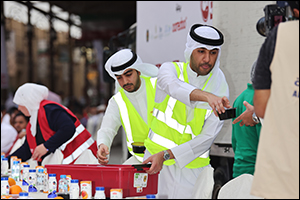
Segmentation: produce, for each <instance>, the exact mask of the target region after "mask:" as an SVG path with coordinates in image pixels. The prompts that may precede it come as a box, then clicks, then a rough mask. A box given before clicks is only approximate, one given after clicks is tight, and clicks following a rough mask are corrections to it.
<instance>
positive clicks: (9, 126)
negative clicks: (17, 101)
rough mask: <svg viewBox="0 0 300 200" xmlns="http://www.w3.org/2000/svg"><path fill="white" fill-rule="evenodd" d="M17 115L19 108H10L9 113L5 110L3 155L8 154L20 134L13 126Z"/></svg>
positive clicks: (2, 134) (2, 125)
mask: <svg viewBox="0 0 300 200" xmlns="http://www.w3.org/2000/svg"><path fill="white" fill-rule="evenodd" d="M1 113H2V112H1ZM17 113H18V108H17V107H14V106H13V107H11V108H9V109H8V110H7V112H5V111H4V110H3V116H2V119H1V153H2V152H3V153H8V151H9V149H10V148H11V147H12V145H13V144H14V142H15V139H16V137H17V136H18V132H17V130H16V129H15V128H14V126H13V121H14V117H15V115H16V114H17Z"/></svg>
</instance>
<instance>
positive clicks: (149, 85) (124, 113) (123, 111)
mask: <svg viewBox="0 0 300 200" xmlns="http://www.w3.org/2000/svg"><path fill="white" fill-rule="evenodd" d="M141 78H143V79H144V80H145V85H146V92H147V106H148V107H147V113H148V114H147V118H148V122H144V121H143V119H142V118H141V116H139V114H138V112H137V111H136V109H135V108H134V107H133V106H132V107H133V109H134V110H128V109H127V108H128V107H129V106H130V105H132V104H131V103H130V102H129V100H128V98H127V97H126V95H125V93H124V89H121V90H120V91H119V92H118V93H117V94H115V95H114V96H113V98H114V99H115V101H116V103H117V104H118V107H119V111H120V116H121V121H122V125H123V128H124V130H125V132H126V136H127V148H128V151H129V152H130V153H131V154H132V155H134V156H135V157H136V158H137V159H138V160H139V161H141V162H142V161H143V157H144V154H141V153H134V152H133V150H132V145H131V144H132V143H133V142H144V139H146V138H147V134H148V132H149V126H150V124H148V123H151V121H152V120H151V118H153V117H152V115H151V113H150V111H152V108H153V104H154V96H155V86H156V80H157V78H149V77H143V76H141ZM148 80H149V81H148ZM122 94H123V96H122ZM126 101H128V105H126ZM148 101H151V103H149V102H148ZM129 104H130V105H129ZM149 104H150V105H149ZM151 107H152V108H151ZM129 112H132V113H133V114H134V113H137V115H138V116H137V115H135V116H136V117H137V118H136V119H134V118H135V117H134V116H130V115H129ZM130 119H131V120H132V123H133V122H138V123H136V124H139V126H141V127H140V129H144V130H146V132H145V133H144V134H145V135H144V139H143V141H134V139H133V135H134V134H139V138H141V137H142V136H141V135H140V134H141V133H133V131H132V128H131V127H132V125H131V123H130ZM140 122H142V123H140ZM142 126H144V127H142Z"/></svg>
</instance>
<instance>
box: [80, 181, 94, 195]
mask: <svg viewBox="0 0 300 200" xmlns="http://www.w3.org/2000/svg"><path fill="white" fill-rule="evenodd" d="M80 191H81V192H80V193H81V197H82V199H91V198H92V181H80Z"/></svg>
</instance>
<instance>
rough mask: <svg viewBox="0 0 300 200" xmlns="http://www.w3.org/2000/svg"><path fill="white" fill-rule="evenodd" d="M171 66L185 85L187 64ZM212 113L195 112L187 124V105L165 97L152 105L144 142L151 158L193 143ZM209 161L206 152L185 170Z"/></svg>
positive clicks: (171, 160)
mask: <svg viewBox="0 0 300 200" xmlns="http://www.w3.org/2000/svg"><path fill="white" fill-rule="evenodd" d="M174 65H175V66H176V70H177V74H178V78H179V79H180V80H182V81H185V82H187V83H188V82H189V81H188V76H187V72H186V68H187V63H175V62H174ZM210 77H211V76H210ZM210 77H209V78H208V80H209V79H210ZM208 80H207V81H206V83H207V82H208ZM206 83H205V85H206ZM205 85H204V87H205ZM204 87H203V88H204ZM211 113H212V111H211V110H206V109H200V108H194V118H193V119H192V120H191V121H190V122H187V110H186V105H185V104H184V103H182V102H180V101H178V100H176V99H174V98H172V97H170V96H169V95H167V96H166V98H165V99H164V100H163V101H162V102H161V103H154V109H153V116H154V118H153V120H152V123H151V127H150V128H151V130H152V132H150V133H149V136H148V138H147V139H146V140H145V147H146V149H147V150H148V151H149V152H150V153H151V154H152V155H153V154H156V153H158V152H160V151H163V150H166V149H171V148H173V147H176V146H178V145H180V144H183V143H185V142H188V141H190V140H192V139H193V138H194V137H196V136H197V135H199V134H201V130H202V126H203V124H204V121H205V119H206V118H207V117H208V116H209V115H210V114H211ZM209 161H210V158H209V150H208V151H206V152H205V153H204V154H203V155H201V156H200V157H198V158H196V159H194V160H193V161H192V162H190V163H189V164H187V165H186V166H185V167H186V168H199V167H204V166H206V165H208V164H209ZM173 164H175V160H174V159H170V160H167V161H165V162H164V165H173Z"/></svg>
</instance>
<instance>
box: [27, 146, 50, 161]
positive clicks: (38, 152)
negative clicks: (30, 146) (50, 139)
mask: <svg viewBox="0 0 300 200" xmlns="http://www.w3.org/2000/svg"><path fill="white" fill-rule="evenodd" d="M47 152H48V149H47V148H46V147H45V146H44V144H40V145H39V146H37V147H36V148H35V149H34V152H33V154H32V156H31V158H32V159H33V160H37V161H39V160H40V159H41V157H42V156H43V155H45V154H46V153H47Z"/></svg>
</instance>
